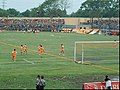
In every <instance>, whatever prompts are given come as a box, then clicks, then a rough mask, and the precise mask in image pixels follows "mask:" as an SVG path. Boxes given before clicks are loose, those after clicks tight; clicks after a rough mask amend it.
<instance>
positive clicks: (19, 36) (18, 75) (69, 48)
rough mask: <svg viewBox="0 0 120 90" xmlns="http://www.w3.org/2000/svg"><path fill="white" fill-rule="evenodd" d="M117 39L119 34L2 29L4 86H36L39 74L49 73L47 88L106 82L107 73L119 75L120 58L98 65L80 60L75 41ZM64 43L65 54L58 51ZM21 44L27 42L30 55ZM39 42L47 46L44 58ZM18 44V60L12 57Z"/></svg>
mask: <svg viewBox="0 0 120 90" xmlns="http://www.w3.org/2000/svg"><path fill="white" fill-rule="evenodd" d="M113 40H119V38H118V36H104V35H82V34H76V33H52V32H40V33H35V34H34V33H30V34H28V33H14V32H13V33H12V32H5V33H0V89H35V82H36V76H37V75H38V74H40V75H44V77H45V80H46V87H45V89H81V88H82V86H83V83H87V82H102V81H103V80H104V78H105V75H109V77H110V78H112V77H114V76H118V75H119V61H118V60H115V61H111V60H110V61H109V62H111V63H105V64H103V63H104V62H103V63H100V64H98V65H97V64H90V65H87V64H77V63H75V62H74V61H73V53H74V42H75V41H113ZM61 43H63V44H64V46H65V56H64V57H63V56H59V55H58V54H59V51H60V44H61ZM21 44H27V48H28V54H27V55H22V56H21V55H20V45H21ZM39 44H42V45H43V47H44V49H45V54H44V55H43V58H40V56H39V54H38V45H39ZM14 48H15V49H16V50H17V58H16V62H13V61H12V60H11V53H12V51H13V49H14ZM93 53H95V52H93ZM112 54H113V52H111V55H112ZM25 60H27V61H30V62H26V61H25ZM32 63H34V64H32Z"/></svg>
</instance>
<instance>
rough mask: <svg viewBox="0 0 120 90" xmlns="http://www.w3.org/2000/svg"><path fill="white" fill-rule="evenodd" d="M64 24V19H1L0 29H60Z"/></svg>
mask: <svg viewBox="0 0 120 90" xmlns="http://www.w3.org/2000/svg"><path fill="white" fill-rule="evenodd" d="M63 24H64V19H4V20H3V19H0V29H3V30H19V31H21V30H22V31H28V30H39V31H51V30H56V31H57V30H59V29H61V27H62V26H63Z"/></svg>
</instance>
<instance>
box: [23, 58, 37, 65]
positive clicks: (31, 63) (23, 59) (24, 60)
mask: <svg viewBox="0 0 120 90" xmlns="http://www.w3.org/2000/svg"><path fill="white" fill-rule="evenodd" d="M23 60H24V61H26V62H28V63H31V64H35V63H34V62H31V61H28V60H26V59H24V58H23Z"/></svg>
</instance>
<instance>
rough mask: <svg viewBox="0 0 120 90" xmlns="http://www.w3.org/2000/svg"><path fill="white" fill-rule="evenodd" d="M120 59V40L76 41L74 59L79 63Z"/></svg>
mask: <svg viewBox="0 0 120 90" xmlns="http://www.w3.org/2000/svg"><path fill="white" fill-rule="evenodd" d="M114 59H115V60H114ZM112 60H114V61H115V62H118V60H119V41H76V42H75V46H74V61H75V62H78V63H81V64H83V63H85V62H89V63H104V62H106V63H108V62H109V61H111V62H113V61H112Z"/></svg>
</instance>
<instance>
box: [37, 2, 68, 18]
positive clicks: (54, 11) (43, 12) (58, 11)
mask: <svg viewBox="0 0 120 90" xmlns="http://www.w3.org/2000/svg"><path fill="white" fill-rule="evenodd" d="M67 1H68V0H45V2H43V3H42V4H41V5H40V6H39V7H38V8H37V12H38V15H39V16H45V17H58V16H66V15H67V14H66V9H67V8H68V5H67Z"/></svg>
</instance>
